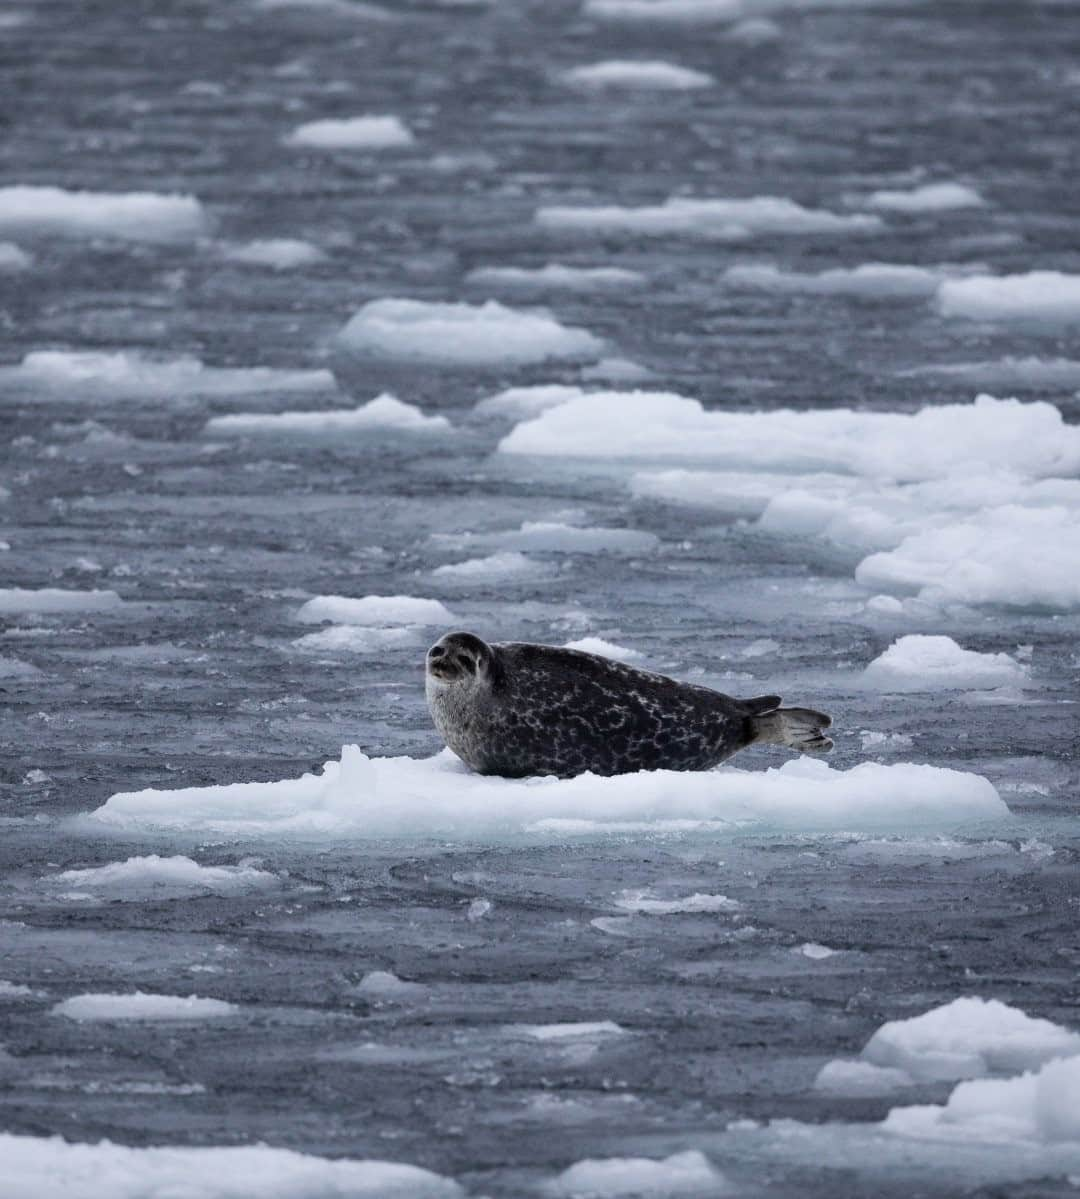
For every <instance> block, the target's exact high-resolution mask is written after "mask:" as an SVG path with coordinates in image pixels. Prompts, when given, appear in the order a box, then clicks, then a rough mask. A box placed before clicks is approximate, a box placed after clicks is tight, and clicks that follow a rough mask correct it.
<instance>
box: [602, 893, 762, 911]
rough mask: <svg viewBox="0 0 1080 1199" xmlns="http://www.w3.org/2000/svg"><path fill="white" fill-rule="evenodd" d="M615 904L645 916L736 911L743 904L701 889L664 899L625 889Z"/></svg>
mask: <svg viewBox="0 0 1080 1199" xmlns="http://www.w3.org/2000/svg"><path fill="white" fill-rule="evenodd" d="M615 906H616V907H617V908H622V909H623V910H624V911H627V912H643V913H644V914H645V915H647V916H677V915H696V914H699V913H704V914H712V913H715V912H738V911H739V910H740V909H741V908H742V906H743V905H742V904H741V903H739V901H738V900H737V899H730V898H729V897H728V896H727V895H706V894H704V893H703V892H701V891H695V892H694V894H693V895H684V896H683V897H682V898H680V899H664V898H662V897H661V896H658V895H654V894H653V893H652V892H651V891H647V890H645V891H642V890H627V891H623V892H622V894H621V895H620V896H619V897H618V898H617V899H616V900H615Z"/></svg>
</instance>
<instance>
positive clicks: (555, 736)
mask: <svg viewBox="0 0 1080 1199" xmlns="http://www.w3.org/2000/svg"><path fill="white" fill-rule="evenodd" d="M425 673H426V678H425V691H426V693H427V701H428V707H429V708H430V709H431V715H432V717H433V718H434V721H435V727H436V728H437V729H438V730H439V732H440V734H441V735H442V737H443V739H444V740H445V741H446V744H447V745H448V746H449V747H450V748H451V749H452V750H453V751H454V753H455V754H457V755H458V757H459V758H461V759H463V761H465V762H466V763H467V764H468V765H469V766H471V767H472V768H473V769H474V770H476V771H478V772H479V773H480V774H497V775H503V776H504V777H506V778H521V777H523V776H525V775H533V774H553V775H557V776H559V777H560V778H570V777H572V776H574V775H576V774H583V773H585V771H591V772H592V773H593V774H601V775H612V774H625V773H628V772H631V771H636V770H708V769H709V768H710V767H712V766H716V765H717V764H718V763H720V762H723V761H724V759H725V758H730V757H731V755H732V754H734V753H736V752H737V751H738V750H740V749H743V748H745V747H746V746H747V745H754V744H761V743H764V744H770V745H784V746H787V747H788V748H790V749H796V750H799V751H800V752H802V753H827V752H828V751H829V750H830V749H832V745H833V743H832V742H831V741H830V740H829V738H828V737H827V736H826V735H825V732H824V730H825V729H827V728H828V727H829V725H830V724H831V723H832V720H831V718H830V717H829V716H826V715H825V713H824V712H815V711H813V710H812V709H810V708H781V707H780V697H779V696H778V695H759V696H757V697H756V698H754V699H733V698H732V697H731V696H730V695H723V694H722V693H721V692H719V691H712V690H710V688H708V687H698V686H695V685H694V684H693V683H680V682H679V681H678V680H676V679H669V678H667V677H666V676H664V675H662V674H652V673H651V672H649V671H646V670H637V669H635V668H634V667H633V666H626V665H624V664H623V663H622V662H613V661H611V660H610V659H608V658H601V657H599V656H597V655H596V654H587V653H582V652H581V651H580V650H574V649H562V648H560V647H558V646H554V645H531V644H528V643H526V642H519V641H508V642H501V643H498V644H494V645H489V644H488V643H487V642H486V641H482V640H481V639H480V638H479V637H476V636H474V635H473V634H472V633H447V634H446V636H445V637H441V638H440V639H439V640H438V641H437V642H436V643H435V644H434V645H433V646H432V647H431V649H429V650H428V654H427V663H426V672H425Z"/></svg>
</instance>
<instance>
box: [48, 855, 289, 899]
mask: <svg viewBox="0 0 1080 1199" xmlns="http://www.w3.org/2000/svg"><path fill="white" fill-rule="evenodd" d="M44 881H45V882H46V883H47V884H48V885H49V886H55V885H56V884H58V883H63V884H64V885H65V886H71V887H85V888H87V889H88V890H90V891H92V892H96V893H99V894H100V893H105V894H107V895H109V896H110V897H112V898H118V899H145V898H154V897H160V896H161V895H162V894H163V893H167V894H168V895H170V896H171V895H177V894H180V895H190V894H191V893H193V892H195V893H197V892H200V891H212V892H214V893H215V894H217V895H238V894H243V893H245V892H248V891H253V890H264V889H266V888H267V887H276V886H278V885H279V884H280V879H279V878H278V877H277V875H276V874H271V873H270V872H269V871H266V870H257V869H256V868H255V867H254V866H251V865H244V864H243V863H241V864H240V865H238V866H200V865H199V864H198V862H194V861H192V859H191V858H187V857H183V856H181V855H177V856H175V857H168V858H162V857H159V856H158V855H157V854H150V855H149V856H148V857H134V858H128V859H127V860H126V861H123V862H110V863H109V865H107V866H95V867H91V868H87V869H85V870H63V871H61V872H60V873H59V874H54V875H50V876H49V877H48V878H46V879H45V880H44Z"/></svg>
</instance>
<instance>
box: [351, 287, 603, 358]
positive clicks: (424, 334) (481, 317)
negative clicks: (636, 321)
mask: <svg viewBox="0 0 1080 1199" xmlns="http://www.w3.org/2000/svg"><path fill="white" fill-rule="evenodd" d="M338 336H339V340H340V341H341V343H342V344H343V345H344V346H345V347H347V348H348V349H349V350H351V351H353V352H354V353H357V354H363V355H370V356H372V357H375V358H391V359H403V360H406V361H419V362H441V363H446V364H447V365H451V366H484V365H489V364H490V365H496V364H499V363H526V362H543V361H545V360H547V359H560V358H569V359H581V358H584V359H592V358H597V357H599V354H600V351H601V349H602V348H603V342H601V341H600V340H599V339H598V338H596V337H594V336H593V335H592V334H591V333H588V332H586V330H584V329H576V328H569V327H567V326H564V325H561V324H560V323H559V322H558V321H557V320H556V319H555V318H554V317H553V316H551V315H549V314H548V313H545V312H537V311H530V312H523V311H520V310H518V309H514V308H507V307H505V306H504V305H503V304H500V303H498V301H496V300H489V301H488V302H487V303H486V304H479V305H477V304H442V303H428V302H425V301H423V300H397V299H385V300H372V301H370V302H369V303H367V304H365V305H364V306H363V308H361V309H360V310H359V311H358V312H357V313H356V314H355V315H354V316H353V317H352V319H351V320H350V321H349V322H348V324H346V325H345V327H344V328H343V329H342V330H341V332H340V334H339V335H338Z"/></svg>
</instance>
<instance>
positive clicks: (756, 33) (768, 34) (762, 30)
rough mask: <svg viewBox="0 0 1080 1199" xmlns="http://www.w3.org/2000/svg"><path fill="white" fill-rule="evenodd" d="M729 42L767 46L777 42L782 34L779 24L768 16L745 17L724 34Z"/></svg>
mask: <svg viewBox="0 0 1080 1199" xmlns="http://www.w3.org/2000/svg"><path fill="white" fill-rule="evenodd" d="M724 36H725V37H726V38H727V40H728V41H729V42H737V43H739V44H741V45H744V46H767V45H769V43H770V42H778V41H779V40H780V39H781V38H782V37H783V36H784V35H783V31H782V30H781V28H780V26H779V25H777V23H776V22H775V21H770V20H769V18H768V17H747V18H746V20H744V21H737V22H736V23H735V24H734V25H732V26H731V28H730V29H728V31H727V33H726V34H725V35H724Z"/></svg>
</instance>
